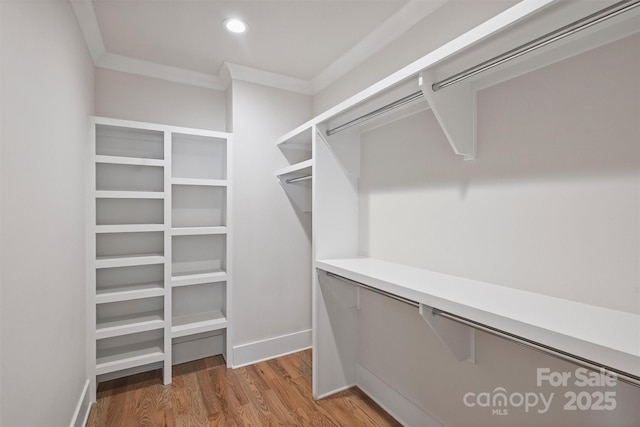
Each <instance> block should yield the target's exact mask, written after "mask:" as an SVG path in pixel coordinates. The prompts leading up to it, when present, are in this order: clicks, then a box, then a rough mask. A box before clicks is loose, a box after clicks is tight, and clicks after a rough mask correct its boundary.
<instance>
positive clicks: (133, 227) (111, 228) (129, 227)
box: [96, 224, 164, 233]
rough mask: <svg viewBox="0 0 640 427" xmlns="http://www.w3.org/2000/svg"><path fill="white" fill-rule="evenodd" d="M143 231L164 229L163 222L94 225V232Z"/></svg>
mask: <svg viewBox="0 0 640 427" xmlns="http://www.w3.org/2000/svg"><path fill="white" fill-rule="evenodd" d="M145 231H164V224H118V225H96V233H137V232H145Z"/></svg>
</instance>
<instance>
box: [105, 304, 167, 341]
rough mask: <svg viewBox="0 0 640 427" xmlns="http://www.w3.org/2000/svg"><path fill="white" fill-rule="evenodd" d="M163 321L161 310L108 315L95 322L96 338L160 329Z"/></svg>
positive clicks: (162, 326)
mask: <svg viewBox="0 0 640 427" xmlns="http://www.w3.org/2000/svg"><path fill="white" fill-rule="evenodd" d="M164 323H165V322H164V318H163V310H155V311H149V312H145V313H136V314H131V315H122V316H113V317H108V318H105V319H100V320H99V321H98V322H97V323H96V339H104V338H112V337H117V336H121V335H127V334H134V333H137V332H146V331H152V330H154V329H162V328H164Z"/></svg>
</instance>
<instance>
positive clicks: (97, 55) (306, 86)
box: [71, 0, 448, 95]
mask: <svg viewBox="0 0 640 427" xmlns="http://www.w3.org/2000/svg"><path fill="white" fill-rule="evenodd" d="M446 1H448V0H437V1H429V2H425V1H423V0H409V1H408V2H407V4H406V5H404V6H403V7H401V8H400V9H399V10H398V11H396V13H394V14H393V15H391V16H390V17H389V18H387V19H386V20H385V21H384V22H383V23H382V24H381V25H380V26H378V27H377V28H376V29H375V30H373V31H372V32H371V33H369V34H368V35H367V36H365V37H364V38H363V39H362V40H360V41H359V42H358V43H357V44H356V45H355V46H354V47H352V48H351V49H349V50H348V51H346V52H345V53H343V54H342V55H341V56H340V57H339V58H338V59H337V60H335V61H334V62H333V63H331V64H330V65H329V66H328V67H326V68H325V69H324V70H322V71H321V72H320V73H318V75H316V76H315V77H314V78H313V79H312V80H311V81H308V80H304V79H299V78H294V77H290V76H286V75H283V74H278V73H273V72H270V71H265V70H260V69H257V68H252V67H247V66H244V65H238V64H232V63H226V62H225V63H224V64H223V66H222V69H221V70H220V73H219V74H218V75H214V74H206V73H201V72H197V71H193V70H188V69H185V68H181V67H174V66H169V65H163V64H159V63H156V62H151V61H145V60H142V59H137V58H133V57H129V56H124V55H119V54H116V53H112V52H108V51H107V50H106V47H105V44H104V40H103V38H102V33H101V31H100V26H99V25H98V19H97V18H96V13H95V8H94V6H93V2H92V1H90V0H71V6H72V7H73V11H74V12H75V15H76V18H77V20H78V24H79V25H80V28H81V30H82V34H83V36H84V39H85V42H86V44H87V47H88V48H89V52H90V53H91V57H92V59H93V63H94V65H95V66H96V67H98V68H104V69H109V70H114V71H120V72H124V73H132V74H138V75H142V76H146V77H152V78H157V79H162V80H167V81H171V82H176V83H182V84H188V85H193V86H198V87H204V88H207V89H213V90H220V91H224V90H226V89H227V87H228V86H229V84H230V83H231V80H232V79H233V80H241V81H246V82H251V83H257V84H261V85H264V86H270V87H274V88H277V89H283V90H287V91H290V92H296V93H301V94H305V95H315V94H316V93H318V92H319V91H320V90H322V89H324V88H326V87H327V86H329V85H330V84H332V83H334V82H335V81H336V80H338V79H339V78H340V77H342V76H343V75H344V74H346V73H347V72H349V71H351V70H352V69H353V68H354V67H356V66H357V65H359V64H361V63H362V62H364V61H365V60H366V59H368V58H370V57H371V56H373V55H374V54H375V53H377V52H378V51H380V50H381V49H382V48H383V47H385V46H387V45H388V44H389V43H391V42H392V41H393V40H396V39H397V38H398V37H400V36H401V35H402V34H404V33H405V32H406V31H407V30H409V29H410V28H411V27H412V26H414V25H415V24H416V23H418V22H419V21H420V20H422V19H424V18H425V17H426V16H428V15H429V14H431V13H432V12H433V11H434V10H436V9H437V8H439V7H440V6H442V5H443V4H444V3H445V2H446Z"/></svg>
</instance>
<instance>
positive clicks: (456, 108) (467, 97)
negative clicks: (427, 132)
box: [418, 71, 476, 160]
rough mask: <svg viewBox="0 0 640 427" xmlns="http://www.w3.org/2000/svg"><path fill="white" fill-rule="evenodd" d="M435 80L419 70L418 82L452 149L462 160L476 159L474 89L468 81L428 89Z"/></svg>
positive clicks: (426, 72) (427, 73)
mask: <svg viewBox="0 0 640 427" xmlns="http://www.w3.org/2000/svg"><path fill="white" fill-rule="evenodd" d="M434 82H435V79H434V78H433V76H432V75H431V74H430V73H429V72H428V71H422V72H421V73H420V77H419V79H418V84H419V86H420V89H421V90H422V94H423V95H424V97H425V98H426V100H427V103H428V104H429V106H430V107H431V110H432V111H433V114H434V115H435V116H436V120H438V123H439V124H440V127H442V130H443V131H444V134H445V136H446V137H447V140H449V144H451V148H453V152H454V153H456V154H459V155H461V156H464V159H465V160H475V158H476V92H475V90H473V88H472V86H471V83H469V82H459V83H456V84H455V85H452V86H449V87H447V88H445V89H442V90H440V91H438V92H434V91H433V90H432V89H431V85H432V84H433V83H434Z"/></svg>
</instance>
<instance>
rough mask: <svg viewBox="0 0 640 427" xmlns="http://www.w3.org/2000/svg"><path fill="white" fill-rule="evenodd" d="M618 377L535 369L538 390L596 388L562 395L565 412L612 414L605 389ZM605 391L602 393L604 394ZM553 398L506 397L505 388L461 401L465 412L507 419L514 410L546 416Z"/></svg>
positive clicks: (610, 398)
mask: <svg viewBox="0 0 640 427" xmlns="http://www.w3.org/2000/svg"><path fill="white" fill-rule="evenodd" d="M617 381H618V379H617V377H616V375H615V374H613V373H611V372H607V371H606V370H604V369H601V370H600V371H598V372H596V371H590V370H588V369H586V368H578V369H576V370H575V371H573V372H558V371H552V370H551V369H549V368H538V369H537V371H536V386H537V387H552V388H557V387H574V388H576V387H577V388H585V387H590V388H597V389H596V390H589V391H587V390H582V391H575V390H568V391H566V392H565V393H563V394H562V396H563V399H562V401H563V403H564V405H563V409H564V410H565V411H612V410H614V409H615V408H616V406H617V402H616V392H615V391H611V390H606V389H604V388H611V387H615V386H616V384H617ZM603 389H604V390H603ZM555 396H556V393H555V392H549V393H543V392H540V391H535V392H534V391H528V392H524V393H521V392H513V393H509V392H507V390H506V389H505V388H504V387H496V388H495V389H493V391H491V392H488V391H485V392H480V393H475V392H469V393H466V394H465V395H464V396H463V397H462V402H463V403H464V405H465V406H466V407H468V408H474V407H480V408H487V409H490V410H491V414H492V415H509V411H510V410H513V408H523V409H524V412H525V413H529V412H535V413H538V414H546V413H547V412H548V411H549V409H550V408H551V404H552V402H553V400H554V397H555Z"/></svg>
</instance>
